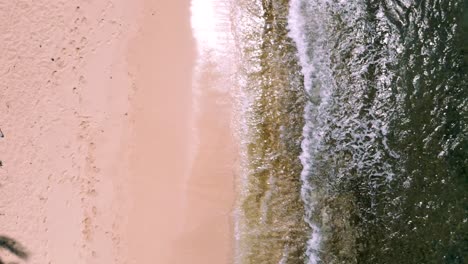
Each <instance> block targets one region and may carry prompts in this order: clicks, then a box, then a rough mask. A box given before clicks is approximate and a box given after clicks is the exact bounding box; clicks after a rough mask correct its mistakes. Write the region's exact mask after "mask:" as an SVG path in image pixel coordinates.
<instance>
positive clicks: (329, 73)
mask: <svg viewBox="0 0 468 264" xmlns="http://www.w3.org/2000/svg"><path fill="white" fill-rule="evenodd" d="M231 9H232V10H231V20H232V22H233V33H234V34H233V35H234V39H235V41H236V43H237V58H238V70H237V76H236V78H237V83H238V85H239V87H241V88H242V95H240V96H239V98H240V99H241V100H240V101H241V102H242V103H240V105H241V107H239V108H240V109H241V111H240V112H241V113H240V114H241V116H242V123H243V124H244V125H245V126H244V128H243V130H242V136H243V138H244V140H243V148H242V149H243V151H244V153H243V154H244V157H243V168H244V169H243V172H242V174H243V180H242V183H241V185H242V186H241V189H242V195H241V198H240V200H239V203H238V205H239V206H238V215H237V231H236V232H237V253H236V255H237V259H236V261H237V262H238V263H468V1H463V0H445V1H436V0H426V1H422V0H419V1H416V0H411V1H410V0H406V1H403V0H400V1H398V0H382V1H370V0H357V1H338V0H336V1H332V0H290V1H286V0H284V1H281V0H263V1H261V0H251V1H245V0H237V1H233V2H232V8H231Z"/></svg>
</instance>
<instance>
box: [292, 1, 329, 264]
mask: <svg viewBox="0 0 468 264" xmlns="http://www.w3.org/2000/svg"><path fill="white" fill-rule="evenodd" d="M326 4H327V1H326V0H324V1H304V0H292V1H291V2H290V9H289V17H288V29H289V36H290V37H291V38H292V39H293V40H294V42H295V43H296V47H297V56H298V58H299V63H300V65H301V67H302V74H303V76H304V88H305V90H306V92H307V94H308V96H309V100H308V102H307V104H306V107H305V109H304V119H305V125H304V128H303V133H302V134H303V141H302V143H301V148H302V153H301V155H300V157H299V158H300V160H301V163H302V166H303V170H302V172H301V180H302V188H301V197H302V199H303V201H304V204H305V208H306V211H305V221H306V222H307V223H308V225H309V226H310V227H311V229H312V233H311V234H310V238H309V240H308V242H307V251H306V254H307V257H308V262H307V263H308V264H316V263H319V262H320V257H319V254H318V253H319V252H320V250H321V240H322V235H321V230H320V226H319V225H318V223H315V222H314V221H313V220H312V215H313V214H315V213H316V211H315V208H316V207H317V199H316V197H314V196H315V195H316V192H315V187H314V186H312V185H311V183H310V182H309V177H310V176H311V174H312V172H313V170H314V169H313V167H312V166H313V160H314V153H315V152H316V151H317V149H318V148H319V147H320V144H321V142H322V137H323V133H322V131H321V129H320V128H321V127H322V126H321V124H320V122H321V118H320V113H323V112H325V111H323V109H326V108H327V106H328V101H329V98H330V93H331V90H332V87H333V86H334V85H335V84H334V83H333V78H332V73H331V72H330V67H329V64H330V63H329V61H328V56H327V54H328V50H327V45H326V36H327V32H326V24H327V21H326V19H325V17H324V16H321V15H320V11H322V10H325V6H326Z"/></svg>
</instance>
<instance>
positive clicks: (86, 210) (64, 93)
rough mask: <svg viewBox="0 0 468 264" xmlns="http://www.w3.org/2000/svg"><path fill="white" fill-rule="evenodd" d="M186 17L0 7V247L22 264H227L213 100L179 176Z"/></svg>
mask: <svg viewBox="0 0 468 264" xmlns="http://www.w3.org/2000/svg"><path fill="white" fill-rule="evenodd" d="M189 4H190V2H189V0H183V1H172V0H161V1H159V0H157V1H149V0H148V1H144V0H138V1H124V0H113V1H93V0H85V1H78V0H75V1H70V0H54V1H45V0H41V1H2V2H0V19H1V20H0V46H1V47H2V49H1V51H0V113H1V114H0V128H1V130H2V131H3V133H4V134H5V137H4V138H1V139H0V149H1V152H0V159H1V160H2V161H3V167H1V168H0V234H4V235H8V236H11V237H13V238H15V239H17V240H18V241H19V242H21V243H22V244H24V245H25V246H26V247H27V248H28V249H29V251H30V252H31V257H30V259H29V261H28V263H38V264H39V263H41V264H42V263H135V264H137V263H138V264H144V263H162V264H165V263H195V264H196V263H204V264H205V263H216V264H218V263H220V264H222V263H231V262H232V261H231V260H232V256H231V254H232V242H231V240H232V237H233V236H232V224H231V223H230V219H231V217H230V210H231V208H232V201H233V197H234V195H233V180H232V176H233V175H232V164H233V162H234V160H235V159H234V158H235V149H234V148H233V146H234V144H233V142H232V140H231V139H230V129H229V125H228V123H229V122H228V121H226V120H229V107H228V106H225V105H219V104H217V103H216V102H217V101H219V98H220V97H223V98H224V97H225V96H226V95H225V94H206V95H205V96H204V97H203V98H204V99H203V100H202V111H201V115H200V116H199V117H197V119H196V120H197V121H196V124H198V125H202V127H200V128H199V129H198V130H197V131H199V133H200V136H199V139H200V145H199V146H198V147H199V148H198V149H199V151H198V152H196V156H195V157H194V158H193V161H194V162H193V164H192V167H190V166H189V164H190V163H189V160H190V156H189V154H190V153H189V149H190V144H193V143H194V142H192V141H191V140H190V139H191V135H190V132H191V131H192V130H191V128H190V127H189V124H190V122H189V120H190V116H191V102H192V97H191V96H192V94H191V80H192V67H193V63H194V60H195V54H194V52H195V49H194V43H193V39H192V37H191V32H190V25H189V18H190V13H189ZM224 99H225V98H224ZM220 120H224V121H220ZM217 162H218V163H217ZM213 164H218V165H219V166H218V165H213ZM190 168H192V169H193V170H190ZM3 253H4V251H0V256H5V255H3ZM7 257H8V260H10V259H11V260H14V257H13V256H7ZM5 260H6V258H5Z"/></svg>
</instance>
